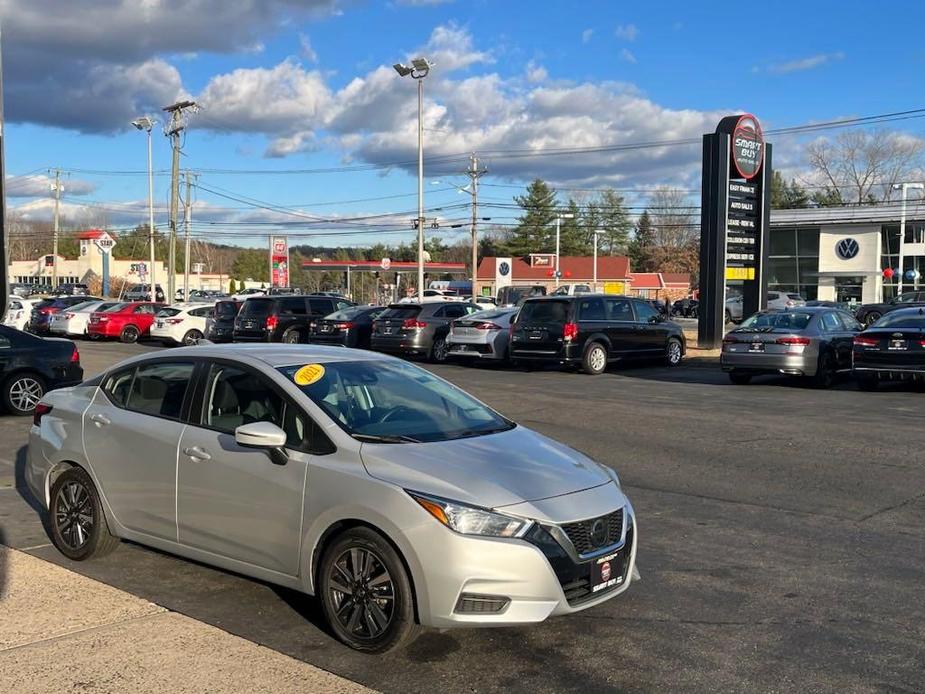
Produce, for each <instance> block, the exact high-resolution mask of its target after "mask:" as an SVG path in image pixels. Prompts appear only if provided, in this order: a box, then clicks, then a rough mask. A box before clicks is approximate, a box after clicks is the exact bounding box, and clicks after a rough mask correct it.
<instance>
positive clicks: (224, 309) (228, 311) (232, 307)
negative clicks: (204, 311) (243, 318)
mask: <svg viewBox="0 0 925 694" xmlns="http://www.w3.org/2000/svg"><path fill="white" fill-rule="evenodd" d="M215 315H216V316H219V317H221V318H234V317H235V316H236V315H238V303H237V302H234V301H219V302H218V303H217V304H215Z"/></svg>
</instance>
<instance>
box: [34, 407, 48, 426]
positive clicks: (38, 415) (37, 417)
mask: <svg viewBox="0 0 925 694" xmlns="http://www.w3.org/2000/svg"><path fill="white" fill-rule="evenodd" d="M49 412H51V405H46V404H45V403H44V402H40V403H39V404H38V405H36V406H35V409H34V410H33V411H32V424H34V425H35V426H40V425H41V424H42V417H44V416H45V415H46V414H48V413H49Z"/></svg>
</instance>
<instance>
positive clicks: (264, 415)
mask: <svg viewBox="0 0 925 694" xmlns="http://www.w3.org/2000/svg"><path fill="white" fill-rule="evenodd" d="M204 410H205V411H204V413H203V423H204V424H205V425H206V426H207V427H209V428H210V429H217V430H218V431H223V432H225V433H228V434H233V433H234V430H235V429H237V428H238V427H239V426H241V425H242V424H250V423H251V422H272V423H273V424H276V425H277V426H282V421H283V400H282V398H280V396H279V395H277V394H276V392H275V391H274V390H272V389H271V388H270V387H269V386H268V385H267V384H266V382H265V381H264V380H263V379H262V378H260V377H259V376H257V375H256V374H254V373H251V372H250V371H245V370H244V369H239V368H237V367H234V366H226V365H224V364H213V366H212V369H211V371H210V372H209V379H208V381H207V386H206V398H205V404H204Z"/></svg>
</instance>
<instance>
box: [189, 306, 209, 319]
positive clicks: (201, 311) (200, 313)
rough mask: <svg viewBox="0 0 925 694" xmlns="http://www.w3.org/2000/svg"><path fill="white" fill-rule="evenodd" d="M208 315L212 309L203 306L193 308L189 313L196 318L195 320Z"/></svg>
mask: <svg viewBox="0 0 925 694" xmlns="http://www.w3.org/2000/svg"><path fill="white" fill-rule="evenodd" d="M210 313H212V308H211V307H209V306H203V307H202V308H194V309H193V310H192V311H190V312H189V314H190V315H191V316H196V317H197V318H205V317H206V316H208V315H209V314H210Z"/></svg>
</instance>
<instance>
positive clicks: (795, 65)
mask: <svg viewBox="0 0 925 694" xmlns="http://www.w3.org/2000/svg"><path fill="white" fill-rule="evenodd" d="M844 58H845V54H844V53H843V52H841V51H837V52H835V53H819V54H817V55H811V56H808V57H806V58H799V59H797V60H790V61H787V62H785V63H774V64H772V65H769V66H768V68H767V70H768V72H771V73H774V74H777V75H784V74H787V73H790V72H802V71H804V70H812V69H813V68H817V67H822V66H823V65H826V64H828V63H834V62H838V61H839V60H844Z"/></svg>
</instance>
